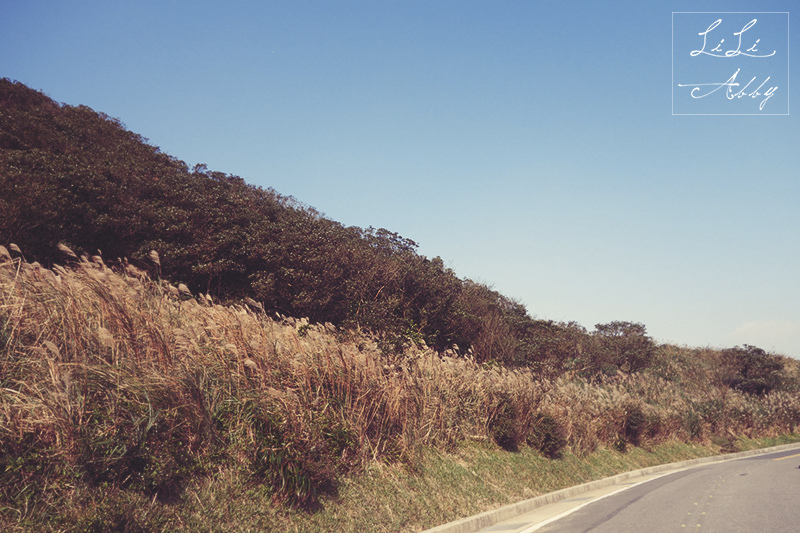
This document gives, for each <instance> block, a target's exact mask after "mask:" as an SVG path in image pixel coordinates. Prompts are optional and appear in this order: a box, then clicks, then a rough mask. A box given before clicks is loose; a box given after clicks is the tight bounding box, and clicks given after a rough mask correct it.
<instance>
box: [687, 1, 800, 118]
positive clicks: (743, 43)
mask: <svg viewBox="0 0 800 533" xmlns="http://www.w3.org/2000/svg"><path fill="white" fill-rule="evenodd" d="M675 15H676V14H673V32H675V24H676V19H675ZM683 15H696V16H695V17H691V18H687V19H679V20H678V21H677V22H679V23H680V24H682V25H685V27H684V28H681V29H683V30H684V31H683V32H681V33H678V34H676V33H673V54H674V56H673V68H674V69H675V68H676V67H680V69H679V70H680V72H678V74H679V77H678V79H677V81H678V83H677V84H676V85H677V88H676V89H675V91H676V92H677V99H678V100H679V101H680V102H683V103H682V108H686V109H689V110H691V111H695V112H694V113H685V114H700V113H702V112H703V111H707V112H708V113H703V114H743V113H747V114H752V111H754V110H753V109H752V107H751V108H750V109H743V108H742V106H741V105H738V106H736V107H735V108H733V109H731V108H730V107H731V106H732V105H733V104H728V106H729V107H728V108H726V109H723V108H721V107H720V106H721V105H724V104H723V103H724V102H725V101H729V102H730V101H735V102H738V101H739V100H742V99H749V101H752V102H753V104H750V106H753V105H755V106H756V108H757V109H758V111H759V112H763V111H764V110H765V108H766V106H767V103H768V102H769V101H770V99H772V98H773V97H775V96H776V94H780V91H782V90H785V89H786V88H787V87H784V84H783V78H782V77H780V76H779V77H780V78H781V79H776V77H775V74H774V73H773V72H772V71H771V69H777V70H778V71H780V72H778V74H780V75H783V74H784V72H783V70H784V69H783V68H782V67H785V71H786V72H785V82H786V85H787V86H788V61H787V59H788V38H787V39H786V54H787V59H781V57H780V56H781V53H780V52H779V49H778V47H777V46H776V44H777V42H778V41H781V39H775V38H774V37H773V36H772V35H771V34H772V33H777V32H776V26H775V24H774V22H773V24H771V25H770V26H768V27H767V26H764V27H762V25H759V20H760V19H761V16H765V15H785V16H786V24H787V26H786V28H787V33H788V13H787V14H767V13H762V14H749V15H748V14H746V13H745V14H741V13H739V14H733V13H731V14H724V13H720V14H716V15H715V14H709V13H691V14H690V13H685V14H683ZM698 15H702V17H697V16H698ZM755 15H760V16H755ZM742 16H746V17H747V18H746V20H745V22H743V23H742V22H740V21H741V20H742ZM703 18H704V19H705V22H703V25H702V26H700V27H699V30H700V31H698V23H700V22H701V20H702V19H703ZM709 19H710V20H711V22H710V23H708V20H709ZM737 23H738V24H739V25H736V26H734V24H737ZM691 26H694V32H692V31H691V30H690V28H691ZM690 37H691V42H689V41H690ZM762 37H763V38H764V41H765V43H762ZM678 40H680V42H676V41H678ZM725 71H727V72H725ZM702 75H707V76H708V78H706V79H702V78H701V79H697V78H699V77H700V76H702ZM690 76H691V77H693V78H690ZM687 94H688V98H689V99H691V100H701V99H708V100H712V99H715V101H714V102H713V104H709V105H708V106H707V108H701V107H698V105H697V104H695V105H692V104H690V103H686V100H687ZM723 96H724V99H722V97H723ZM681 99H682V100H681ZM675 101H676V94H675V93H673V109H674V108H675ZM786 107H787V111H788V93H787V98H786ZM681 114H684V113H681Z"/></svg>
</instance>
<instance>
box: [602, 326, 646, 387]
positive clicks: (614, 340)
mask: <svg viewBox="0 0 800 533" xmlns="http://www.w3.org/2000/svg"><path fill="white" fill-rule="evenodd" d="M594 337H595V339H596V341H597V344H596V346H595V352H594V354H593V357H592V360H593V366H594V368H595V370H598V371H600V372H603V373H606V374H608V373H612V372H615V371H617V370H621V371H623V372H626V373H628V374H632V373H634V372H639V371H641V370H644V369H645V368H647V367H648V366H650V364H651V363H652V360H653V354H654V352H655V343H654V342H653V339H651V338H650V337H648V336H647V330H646V328H645V326H644V325H643V324H639V323H635V322H620V321H614V322H609V323H608V324H597V325H595V332H594Z"/></svg>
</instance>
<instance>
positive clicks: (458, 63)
mask: <svg viewBox="0 0 800 533" xmlns="http://www.w3.org/2000/svg"><path fill="white" fill-rule="evenodd" d="M2 4H3V6H2V12H3V15H2V16H1V17H0V76H2V77H8V78H11V79H16V80H19V81H21V82H23V83H25V84H26V85H28V86H30V87H32V88H34V89H38V90H42V91H43V92H44V93H46V94H47V95H49V96H50V97H51V98H53V99H55V100H57V101H59V102H64V103H67V104H71V105H81V104H82V105H87V106H89V107H91V108H93V109H95V110H97V111H102V112H104V113H106V114H108V115H110V116H112V117H117V118H119V119H120V120H122V122H123V123H124V124H125V125H126V126H127V127H128V128H129V129H130V130H132V131H134V132H136V133H139V134H141V135H143V136H144V137H146V138H148V139H150V142H151V143H152V144H154V145H156V146H159V147H161V149H162V150H163V151H165V152H167V153H169V154H170V155H173V156H175V157H177V158H179V159H182V160H184V161H186V162H187V163H188V164H190V165H194V164H197V163H205V164H207V165H208V168H209V169H211V170H217V171H221V172H226V173H231V174H236V175H239V176H241V177H242V178H244V179H245V180H246V181H248V182H249V183H252V184H255V185H259V186H263V187H272V188H274V189H276V190H277V191H278V192H280V193H282V194H286V195H292V196H294V197H296V198H297V199H298V200H300V201H301V202H303V203H305V204H308V205H310V206H313V207H315V208H316V209H318V210H319V211H321V212H323V213H324V214H326V216H328V217H329V218H332V219H334V220H337V221H340V222H342V223H344V224H347V225H356V226H361V227H366V226H374V227H385V228H387V229H390V230H392V231H396V232H398V233H400V234H401V235H403V236H404V237H407V238H410V239H413V240H414V241H416V242H417V243H419V245H420V248H419V251H420V253H422V254H424V255H427V256H429V257H433V256H441V257H442V259H443V260H444V261H445V264H446V265H448V266H449V267H451V268H453V269H454V270H455V272H456V273H457V274H458V275H459V276H460V277H466V278H470V279H473V280H476V281H481V282H484V283H487V284H489V285H492V286H493V287H494V288H496V289H497V290H499V291H501V292H502V293H504V294H506V295H508V296H511V297H514V298H517V299H519V300H520V301H522V302H523V303H524V304H525V305H526V306H527V308H528V311H529V312H530V314H531V315H532V316H535V317H539V318H545V319H553V320H558V321H572V320H574V321H577V322H579V323H581V324H583V325H584V326H586V327H587V328H588V329H590V330H591V329H593V327H594V325H595V324H597V323H602V322H609V321H612V320H628V321H634V322H642V323H644V324H645V325H646V326H647V328H648V332H649V334H650V335H652V336H653V337H654V338H656V339H657V340H659V341H661V342H671V343H675V344H679V345H689V346H714V347H730V346H734V345H737V344H744V343H747V344H754V345H757V346H759V347H762V348H764V349H767V350H775V351H777V352H780V353H784V354H787V355H792V356H794V357H800V303H799V302H800V282H799V280H798V276H800V209H798V207H799V206H800V177H799V176H798V170H797V169H798V168H800V165H798V163H800V150H798V148H797V141H798V139H800V135H798V122H797V119H796V117H794V116H793V115H791V109H792V108H791V103H792V98H791V96H792V95H791V92H790V87H788V86H784V85H789V84H791V86H795V87H800V85H798V84H797V82H796V77H795V74H794V73H795V72H797V71H798V69H797V68H794V66H793V65H791V64H789V69H788V70H790V72H789V73H787V72H779V71H780V70H781V67H780V66H767V67H763V66H762V68H761V70H759V71H758V75H759V76H762V77H766V76H767V75H771V76H773V80H772V81H773V82H774V83H776V84H778V89H777V91H776V93H775V97H774V99H772V100H770V101H768V102H767V104H766V106H765V108H766V112H769V111H770V110H773V109H779V107H780V106H779V105H777V104H780V102H781V101H780V98H784V99H785V102H786V105H785V106H784V107H788V108H789V112H790V114H789V115H788V116H786V115H783V116H741V115H735V116H713V115H691V116H674V115H673V114H672V113H673V103H672V98H673V92H674V91H676V90H678V88H677V87H674V86H673V85H674V83H677V82H675V81H674V80H673V15H672V13H673V12H687V11H692V12H697V11H709V12H719V11H745V12H757V11H775V12H787V11H788V12H790V15H789V18H790V24H791V22H792V21H791V16H792V13H791V11H792V10H791V7H792V2H789V1H778V2H769V1H760V2H733V1H728V2H714V1H707V2H697V1H677V0H674V1H667V2H633V1H630V2H618V1H617V2H613V1H611V2H590V1H572V2H570V1H565V2H545V1H528V2H524V1H515V2H502V1H499V2H498V1H492V2H489V1H484V2H472V1H459V2H447V1H440V2H431V1H408V2H403V1H400V2H375V1H369V2H368V1H364V2H335V1H331V2H322V1H314V2H302V1H297V2H294V1H293V2H225V3H223V2H206V1H202V2H198V1H194V2H177V1H166V2H165V1H161V2H150V1H142V2H135V3H134V2H126V3H123V2H107V1H97V2H86V1H75V2H68V3H67V2H51V1H38V0H24V1H23V0H4V1H3V3H2ZM709 16H711V15H709ZM732 17H733V16H732V15H731V16H730V17H729V16H727V15H726V16H724V19H725V23H726V26H725V27H723V26H720V28H719V31H720V33H719V34H718V35H719V37H720V39H722V38H725V39H726V40H725V44H726V45H727V44H728V43H732V42H733V40H734V39H735V37H734V36H733V35H732V34H731V33H732V29H733V28H734V27H735V24H734V22H736V21H733V20H731V18H732ZM754 18H755V17H754ZM700 22H703V23H704V24H705V22H704V19H702V18H701V20H700V21H699V22H697V24H700ZM709 22H713V20H712V19H709ZM692 24H694V22H692ZM700 25H701V26H703V25H702V24H700ZM706 27H707V26H704V27H698V28H697V29H696V31H695V29H694V28H693V27H690V28H688V29H687V28H685V27H682V28H679V32H678V33H677V35H678V40H679V41H681V42H679V43H678V45H679V46H677V49H679V50H682V51H683V53H682V55H683V59H681V58H678V61H679V65H683V66H686V65H687V63H686V58H685V46H686V43H685V42H684V40H685V39H687V38H688V37H687V35H688V36H691V35H692V34H693V33H694V34H695V37H696V38H697V39H698V41H697V45H698V46H700V45H702V41H701V40H700V39H701V38H700V36H699V35H697V33H698V32H701V31H703V30H704V29H706ZM723 30H724V32H723ZM782 31H783V33H782V34H781V32H782ZM723 33H724V35H723ZM728 34H731V35H728ZM726 35H727V37H726ZM781 35H782V37H781ZM745 36H747V37H750V36H755V37H757V38H760V39H761V42H760V45H764V46H769V45H770V44H771V43H773V42H774V43H779V42H780V39H781V38H782V39H783V41H782V43H783V44H782V46H783V47H785V46H786V40H787V37H786V32H785V31H784V30H781V24H780V22H778V23H775V22H774V20H773V21H770V22H769V23H768V22H767V20H766V19H765V18H764V17H762V24H761V25H758V24H757V25H756V26H754V27H753V28H751V29H750V30H748V32H747V33H745V34H743V38H745ZM788 40H789V42H788V48H789V50H790V51H792V50H793V51H796V52H800V47H798V46H797V44H798V43H797V38H796V37H795V35H793V34H790V35H789V38H788ZM780 53H781V54H784V56H783V61H784V63H785V62H786V61H787V58H786V56H785V54H786V51H785V50H783V48H781V51H780ZM744 59H745V58H741V57H740V58H732V60H730V65H731V68H732V67H734V66H738V65H742V67H741V68H742V69H743V70H745V71H746V70H747V68H748V67H749V66H750V65H751V64H747V63H740V62H739V60H742V61H743V60H744ZM721 61H729V58H726V59H722V60H721ZM784 63H781V65H782V64H784ZM720 64H722V63H720ZM758 64H759V65H765V63H758ZM688 65H689V66H688V67H686V68H687V69H688V70H685V71H681V73H679V74H680V75H681V76H686V77H687V83H712V82H715V83H721V82H724V81H725V79H727V78H728V77H729V76H727V75H726V76H724V78H725V79H718V78H719V74H718V73H717V72H716V71H714V70H713V69H709V70H708V71H706V70H705V67H704V66H703V65H702V64H700V63H699V62H695V63H694V64H692V63H688ZM715 65H716V64H715ZM725 65H727V64H725ZM681 68H683V67H681ZM715 68H716V67H715ZM765 68H766V69H767V70H768V72H767V71H765V70H764V69H765ZM772 68H774V69H776V72H775V73H774V74H772V71H771V70H769V69H772ZM722 70H723V71H725V72H727V71H728V70H729V68H728V67H727V66H725V67H722ZM733 70H734V71H735V68H734V69H733ZM731 73H732V72H731ZM690 74H691V77H692V79H691V80H688V77H689V76H690ZM706 75H707V76H708V79H706V78H705V76H706ZM696 76H700V77H701V78H702V79H696ZM740 76H741V79H740V80H739V81H741V82H742V84H744V83H746V81H747V80H745V79H744V77H745V76H746V73H745V72H743V73H742V74H741V75H740ZM781 76H783V77H782V78H781ZM748 79H749V77H748ZM723 89H724V88H723ZM723 92H724V91H718V93H716V95H712V96H717V95H718V96H719V98H715V99H714V100H713V101H712V96H709V97H708V99H707V100H706V101H707V102H709V105H710V106H714V109H720V108H722V109H723V110H727V108H726V107H725V104H727V103H730V104H731V109H733V106H734V105H735V106H738V107H737V109H739V108H741V107H742V106H743V105H747V103H748V101H749V102H751V103H752V108H753V109H757V102H756V100H754V99H752V98H746V99H737V100H736V101H735V102H734V101H727V100H726V99H725V97H724V94H723ZM682 94H683V96H684V97H685V93H682ZM679 96H680V94H679ZM773 104H776V105H773ZM783 112H784V113H785V111H783Z"/></svg>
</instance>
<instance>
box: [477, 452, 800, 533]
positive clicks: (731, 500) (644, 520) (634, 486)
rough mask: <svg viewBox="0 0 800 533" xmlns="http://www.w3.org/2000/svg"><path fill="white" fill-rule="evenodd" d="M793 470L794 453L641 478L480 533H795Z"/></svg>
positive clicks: (797, 507) (798, 496) (797, 461)
mask: <svg viewBox="0 0 800 533" xmlns="http://www.w3.org/2000/svg"><path fill="white" fill-rule="evenodd" d="M799 465H800V453H798V450H796V449H795V450H788V451H782V452H776V453H771V454H768V455H760V456H755V457H747V458H743V459H736V460H732V461H726V462H722V463H715V464H710V465H704V466H699V467H694V468H689V469H686V470H681V471H678V472H674V473H671V474H666V475H653V476H647V477H646V478H644V480H642V481H632V482H631V483H630V484H629V485H628V486H627V487H625V486H621V487H617V488H616V489H614V490H612V491H610V492H609V491H605V494H585V495H582V496H581V497H578V498H573V499H572V500H568V501H566V502H564V503H563V505H571V507H572V509H567V510H565V511H564V512H563V513H561V514H560V515H555V516H550V517H546V515H545V514H542V513H543V512H544V511H546V510H544V509H543V510H539V511H536V512H535V513H531V516H520V517H517V518H515V519H514V520H508V521H506V522H505V523H499V524H495V525H494V526H491V527H487V528H484V529H482V530H481V531H482V532H485V533H488V532H494V533H512V532H515V533H532V532H534V531H536V532H539V533H545V532H558V533H579V532H580V533H584V532H592V533H634V532H635V533H642V532H645V533H661V532H667V531H670V532H672V531H675V532H687V531H702V532H706V533H708V532H722V533H739V532H741V533H757V532H792V533H796V532H798V531H800V468H799ZM578 502H580V503H578ZM553 512H555V511H553V510H552V509H551V510H550V515H552V514H553ZM534 515H535V516H534Z"/></svg>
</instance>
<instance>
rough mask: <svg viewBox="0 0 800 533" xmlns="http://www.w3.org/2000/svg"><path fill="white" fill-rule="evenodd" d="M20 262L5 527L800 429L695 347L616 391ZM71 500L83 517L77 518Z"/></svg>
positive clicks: (296, 497)
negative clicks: (194, 498)
mask: <svg viewBox="0 0 800 533" xmlns="http://www.w3.org/2000/svg"><path fill="white" fill-rule="evenodd" d="M65 253H66V252H65ZM10 257H11V255H10V254H8V252H7V251H6V250H5V249H2V250H0V449H2V451H0V487H2V488H0V507H2V511H0V513H2V514H1V515H0V516H3V517H4V520H5V521H6V523H8V524H17V525H20V524H26V523H28V522H29V521H31V520H38V519H37V518H35V517H36V515H37V513H44V514H45V515H46V516H50V517H54V518H52V520H54V522H53V527H56V528H58V527H61V526H62V525H63V524H62V522H63V521H64V520H66V521H67V522H68V523H69V524H73V525H74V524H75V523H81V520H83V521H84V522H86V523H84V524H83V526H82V527H84V526H85V527H87V528H91V527H100V526H98V524H100V525H101V526H102V527H105V528H111V529H114V528H122V529H125V527H127V526H125V527H123V526H120V525H119V524H118V523H116V522H114V523H112V522H113V520H114V517H115V516H116V517H118V518H119V520H122V522H120V523H126V522H124V521H125V517H126V516H128V514H126V513H130V512H131V509H136V508H139V507H140V504H141V502H142V501H145V502H147V501H150V502H153V504H154V502H156V501H160V502H172V501H178V500H179V499H180V498H181V497H182V495H183V490H184V488H185V486H186V484H187V483H188V482H189V480H192V479H196V478H198V477H202V476H212V475H213V474H214V472H221V471H223V470H224V471H226V472H228V471H237V472H240V473H241V474H242V475H244V476H246V479H248V483H249V484H251V486H253V487H266V488H267V489H268V490H269V491H270V494H272V498H273V499H274V500H275V501H276V502H282V503H286V504H290V505H294V506H301V507H309V506H311V507H313V505H314V504H315V501H316V499H317V496H318V494H319V493H322V492H333V491H335V489H336V485H337V480H338V479H340V478H341V476H342V475H345V474H347V473H350V472H354V471H360V470H362V469H363V467H364V466H365V465H367V464H370V463H371V462H373V461H375V460H379V461H388V462H400V463H404V464H406V465H408V466H410V467H412V468H413V467H414V465H415V464H416V459H417V457H418V454H419V453H420V450H422V449H423V448H434V449H440V450H448V449H453V448H454V447H455V446H456V445H457V444H458V443H459V442H462V441H466V440H472V441H489V442H492V441H493V442H495V443H497V444H499V445H500V446H502V447H504V448H506V449H510V450H514V449H516V448H517V447H519V446H523V445H525V444H526V443H527V444H530V445H533V446H536V447H538V448H539V449H541V450H542V451H543V452H546V453H548V454H551V455H556V454H557V453H558V450H559V449H560V448H561V447H562V446H568V447H569V448H570V449H571V451H572V452H573V453H576V454H585V453H588V452H591V451H593V450H595V449H597V448H598V447H599V446H614V447H616V448H617V449H619V450H624V449H625V448H626V446H628V445H637V446H638V445H644V446H648V445H654V444H657V443H662V442H666V441H671V440H683V441H686V440H692V439H693V440H696V441H706V442H708V440H709V439H711V438H714V437H725V438H727V437H728V436H748V437H755V436H771V435H778V434H784V433H791V432H793V431H795V430H796V428H797V426H798V423H800V401H798V395H797V394H796V393H789V392H776V393H773V394H770V395H767V396H765V397H763V398H757V397H753V396H749V395H746V394H743V393H740V392H736V391H732V390H730V389H729V388H727V387H724V386H723V385H721V384H718V383H716V384H715V383H713V379H710V378H709V379H708V380H704V379H700V378H698V377H697V375H698V370H697V369H698V368H699V367H697V365H694V366H691V365H692V363H691V362H690V361H689V359H688V358H687V357H686V356H685V351H681V350H679V349H677V351H676V352H675V353H665V354H662V355H663V361H662V365H661V371H660V373H661V375H662V376H664V377H658V376H656V375H655V374H643V375H636V374H634V375H632V376H622V375H619V376H616V377H612V378H608V379H606V380H604V381H601V382H586V381H582V380H580V379H578V378H574V377H573V378H569V377H567V376H564V377H562V378H560V379H558V380H557V381H555V382H543V381H541V380H539V379H537V376H536V375H534V374H533V373H531V372H530V371H527V370H519V369H517V370H509V369H506V368H502V367H484V366H481V365H479V364H477V363H476V362H475V361H474V360H472V359H468V358H456V357H443V356H441V355H439V354H436V353H434V352H432V351H430V350H420V349H418V348H415V347H413V346H412V347H409V348H408V349H407V350H406V352H405V353H404V354H402V357H396V358H394V359H393V361H392V362H390V361H389V360H387V358H386V356H385V355H383V354H382V352H381V351H380V350H379V349H378V347H377V344H376V343H375V342H374V340H373V339H371V338H370V337H369V336H367V335H363V334H359V333H358V332H343V331H338V330H336V328H334V327H333V326H331V325H330V324H308V322H307V321H305V320H297V319H293V318H284V317H274V318H273V317H270V316H267V315H266V314H264V313H263V311H261V310H260V309H259V307H258V306H257V305H254V304H255V303H256V302H250V303H249V304H248V306H244V305H230V306H222V305H218V304H214V303H213V302H211V299H210V298H209V297H207V296H203V295H197V296H191V295H189V294H187V290H186V289H184V288H183V287H181V288H182V289H184V290H179V289H175V288H174V287H172V286H171V285H169V284H168V283H166V282H155V281H152V280H150V279H149V278H148V277H147V276H146V275H145V274H143V273H142V272H141V271H139V270H137V269H135V268H134V267H132V266H130V265H120V266H119V269H118V270H114V271H112V270H111V269H110V268H108V267H107V266H106V265H105V264H104V263H103V261H102V259H101V258H100V257H94V258H92V259H89V258H87V257H83V258H81V259H77V258H73V259H72V260H71V263H70V264H69V266H68V267H67V268H64V267H60V266H56V267H54V268H53V269H52V270H47V269H43V268H42V267H41V266H39V265H38V264H35V263H34V264H28V263H26V262H25V261H22V260H20V259H13V260H12V259H10ZM667 351H669V349H667ZM710 357H711V356H708V357H705V358H701V360H702V361H704V362H708V361H709V360H710ZM711 368H712V367H711V366H708V367H707V368H704V369H703V372H711V370H710V369H711ZM687 369H688V370H687ZM791 371H796V369H794V367H792V370H791ZM709 375H710V374H709ZM87 491H88V492H87ZM102 494H105V495H106V496H100V495H102ZM109 495H110V496H109ZM97 498H100V500H101V501H106V500H108V498H111V499H112V500H113V501H116V502H118V505H117V507H116V508H117V510H116V511H114V510H113V509H112V510H110V511H109V510H108V509H105V508H104V507H103V506H102V505H99V504H98V503H97V501H96V500H97ZM104 498H105V499H104ZM137 498H143V499H142V500H141V501H140V500H137ZM68 501H69V502H72V503H71V504H77V505H78V507H79V508H83V509H84V511H86V512H85V513H84V514H81V512H72V514H69V513H67V514H65V511H64V508H65V505H66V502H68ZM109 501H110V500H109ZM76 502H77V503H76ZM119 502H122V503H119ZM81 506H83V507H81ZM101 508H103V509H105V510H104V511H103V513H102V515H103V516H102V517H101V516H98V514H99V511H98V512H97V513H95V514H92V513H90V512H89V509H101ZM76 513H77V514H76ZM162 518H163V517H162ZM163 519H164V520H167V519H166V518H163ZM59 520H60V521H61V522H59ZM104 520H105V522H104ZM109 520H110V521H111V522H108V521H109ZM153 520H156V519H155V518H153ZM156 522H157V520H156ZM156 522H152V523H149V524H150V525H149V526H147V527H145V529H148V528H151V527H152V528H160V527H161V526H163V524H161V523H156ZM87 524H88V525H87ZM93 524H94V525H93ZM114 524H117V525H114ZM159 524H160V525H159ZM90 526H91V527H90ZM157 526H158V527H157ZM143 527H144V526H143Z"/></svg>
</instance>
